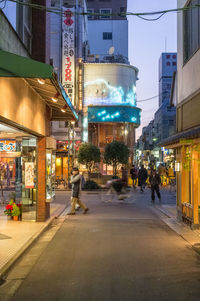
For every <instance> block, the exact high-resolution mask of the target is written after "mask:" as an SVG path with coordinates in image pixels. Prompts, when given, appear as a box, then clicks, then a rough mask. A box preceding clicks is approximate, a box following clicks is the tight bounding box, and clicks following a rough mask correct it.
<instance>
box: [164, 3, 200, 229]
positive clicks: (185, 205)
mask: <svg viewBox="0 0 200 301" xmlns="http://www.w3.org/2000/svg"><path fill="white" fill-rule="evenodd" d="M177 3H178V7H187V6H193V5H196V4H200V3H199V1H193V0H192V1H184V0H178V1H177ZM199 13H200V9H199V8H195V9H189V10H186V11H185V12H183V13H181V14H178V71H177V126H176V131H177V133H176V135H174V136H172V137H170V138H169V139H168V140H166V141H165V144H164V145H165V146H167V147H171V148H174V149H175V150H176V174H177V210H178V215H179V216H180V217H182V218H183V219H184V220H187V222H189V223H190V224H191V225H192V226H193V227H198V226H199V206H200V201H199V200H200V165H199V159H200V144H199V138H200V114H199V111H200V93H199V91H200V84H199V80H198V78H199V75H200V64H199V62H200V44H199V26H198V24H199V23H198V22H199Z"/></svg>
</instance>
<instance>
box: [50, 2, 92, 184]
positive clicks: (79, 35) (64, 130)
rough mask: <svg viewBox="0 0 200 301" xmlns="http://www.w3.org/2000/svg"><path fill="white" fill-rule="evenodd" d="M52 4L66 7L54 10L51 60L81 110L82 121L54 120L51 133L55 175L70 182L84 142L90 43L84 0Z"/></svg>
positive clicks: (51, 24)
mask: <svg viewBox="0 0 200 301" xmlns="http://www.w3.org/2000/svg"><path fill="white" fill-rule="evenodd" d="M51 7H53V8H58V9H61V10H62V11H63V16H61V15H57V14H51V22H50V26H51V49H50V57H51V63H52V64H53V66H54V69H55V71H56V73H57V75H58V78H59V79H60V81H61V82H62V84H63V86H64V89H65V91H66V92H67V94H68V95H69V97H70V99H71V102H72V104H73V105H74V107H75V108H76V109H77V111H78V112H79V121H78V122H76V123H75V124H74V122H73V124H70V123H68V122H66V119H65V117H64V116H63V117H64V118H63V120H60V121H54V122H52V134H53V136H54V137H55V139H56V140H57V153H56V155H57V156H56V176H57V178H58V179H62V180H63V181H62V183H65V184H66V183H67V182H68V180H69V176H70V170H71V168H72V166H73V165H74V164H76V163H77V162H74V161H75V160H74V159H75V157H76V152H77V150H78V148H79V145H80V143H81V142H82V117H81V111H82V105H83V61H84V60H86V58H87V55H88V52H89V45H88V38H87V22H88V20H87V16H86V15H81V14H80V15H76V14H75V12H79V13H85V12H87V9H86V2H85V0H66V1H65V0H64V1H63V0H52V1H51Z"/></svg>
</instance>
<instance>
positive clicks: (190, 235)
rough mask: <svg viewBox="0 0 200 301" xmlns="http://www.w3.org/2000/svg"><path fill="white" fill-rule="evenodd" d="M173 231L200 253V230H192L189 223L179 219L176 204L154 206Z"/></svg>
mask: <svg viewBox="0 0 200 301" xmlns="http://www.w3.org/2000/svg"><path fill="white" fill-rule="evenodd" d="M152 209H153V210H154V211H155V212H156V213H157V214H158V215H159V217H160V218H161V220H162V221H163V222H164V223H166V224H167V225H168V226H169V227H170V228H171V229H172V230H173V231H175V232H176V233H177V234H178V235H180V236H181V237H182V238H183V239H184V240H186V241H187V242H188V243H189V244H190V245H191V247H192V248H193V249H194V250H195V251H196V252H198V253H199V254H200V230H192V229H191V228H190V227H189V226H188V225H186V224H185V223H183V222H182V221H180V220H178V219H177V209H176V204H168V203H167V200H166V199H165V203H164V204H156V205H155V206H154V208H152Z"/></svg>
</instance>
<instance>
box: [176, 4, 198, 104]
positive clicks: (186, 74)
mask: <svg viewBox="0 0 200 301" xmlns="http://www.w3.org/2000/svg"><path fill="white" fill-rule="evenodd" d="M177 3H178V7H183V6H184V5H185V4H186V3H187V1H186V0H178V1H177ZM199 78H200V50H198V51H197V52H196V53H195V54H194V55H193V56H192V57H191V58H190V60H189V61H188V62H187V63H186V64H185V65H183V14H182V13H179V14H178V77H177V80H178V95H177V97H178V104H179V103H180V102H182V101H184V100H185V99H187V98H188V97H190V96H191V95H192V94H194V93H196V92H197V91H198V90H200V81H199Z"/></svg>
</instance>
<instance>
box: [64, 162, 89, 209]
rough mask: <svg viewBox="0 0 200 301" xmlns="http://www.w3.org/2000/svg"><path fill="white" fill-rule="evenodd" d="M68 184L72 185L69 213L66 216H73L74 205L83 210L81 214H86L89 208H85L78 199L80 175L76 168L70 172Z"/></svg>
mask: <svg viewBox="0 0 200 301" xmlns="http://www.w3.org/2000/svg"><path fill="white" fill-rule="evenodd" d="M70 183H71V184H72V196H71V211H70V212H69V213H68V215H74V214H75V208H76V204H78V205H79V206H80V207H81V209H83V213H87V211H88V210H89V208H87V207H86V206H85V204H84V203H83V202H81V200H80V199H79V195H80V186H81V175H80V174H79V170H78V168H77V167H74V168H73V170H72V176H71V181H70Z"/></svg>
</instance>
